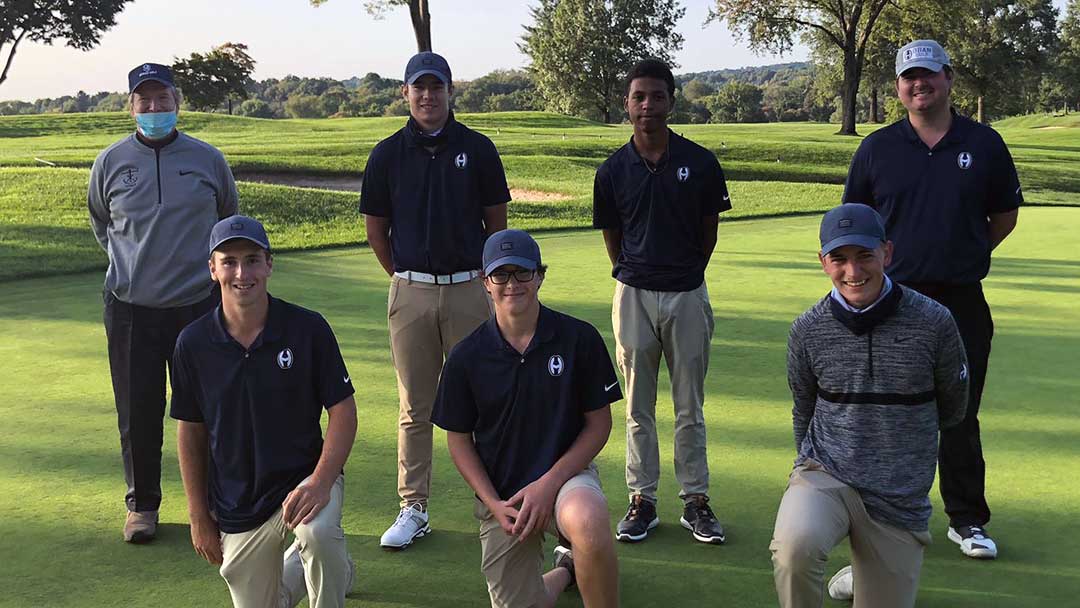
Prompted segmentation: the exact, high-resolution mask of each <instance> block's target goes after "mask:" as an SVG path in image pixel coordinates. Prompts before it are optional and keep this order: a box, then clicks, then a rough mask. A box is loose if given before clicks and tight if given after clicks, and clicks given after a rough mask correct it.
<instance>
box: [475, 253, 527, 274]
mask: <svg viewBox="0 0 1080 608" xmlns="http://www.w3.org/2000/svg"><path fill="white" fill-rule="evenodd" d="M510 264H513V265H514V266H520V267H522V268H524V269H526V270H536V260H530V259H529V258H523V257H521V256H519V255H507V256H503V257H501V258H498V259H496V260H495V261H493V262H491V263H489V264H488V265H487V266H484V274H485V275H487V274H491V273H492V272H493V271H494V270H495V269H496V268H498V267H499V266H508V265H510Z"/></svg>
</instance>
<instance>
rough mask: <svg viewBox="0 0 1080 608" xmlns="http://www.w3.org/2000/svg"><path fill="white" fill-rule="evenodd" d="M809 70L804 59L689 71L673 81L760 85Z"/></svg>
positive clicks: (682, 83)
mask: <svg viewBox="0 0 1080 608" xmlns="http://www.w3.org/2000/svg"><path fill="white" fill-rule="evenodd" d="M809 72H810V64H809V63H808V62H805V61H798V62H791V63H775V64H772V65H759V66H748V67H744V68H731V69H724V70H711V71H708V72H690V73H687V74H676V75H675V81H676V82H677V83H678V84H679V86H682V85H684V84H686V83H688V82H690V81H691V80H694V79H695V78H696V79H698V80H702V81H704V82H707V83H709V84H711V85H714V86H716V87H719V86H720V85H722V84H724V83H725V82H727V81H729V80H734V81H737V82H745V83H748V84H752V85H756V86H759V87H760V86H762V85H765V84H767V83H769V82H770V81H772V80H773V79H774V78H776V77H777V76H781V77H783V79H784V80H789V79H791V78H792V77H794V76H796V75H801V74H807V73H809Z"/></svg>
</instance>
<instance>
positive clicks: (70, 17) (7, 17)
mask: <svg viewBox="0 0 1080 608" xmlns="http://www.w3.org/2000/svg"><path fill="white" fill-rule="evenodd" d="M128 2H129V0H79V1H78V2H71V1H68V0H4V2H0V61H3V66H4V68H3V71H0V84H3V83H4V81H5V80H7V77H8V70H10V69H11V64H12V61H13V60H14V59H15V52H16V51H17V50H18V48H19V43H20V42H22V41H23V40H30V41H32V42H41V43H43V44H52V43H53V41H55V40H58V39H62V40H66V41H67V46H70V47H71V48H73V49H79V50H81V51H87V50H90V49H92V48H94V47H95V46H97V44H98V42H99V41H100V39H101V34H102V32H104V31H105V30H107V29H109V28H110V27H112V26H114V25H116V15H117V14H118V13H119V12H120V11H122V10H124V5H125V4H127V3H128ZM4 53H7V57H6V58H4Z"/></svg>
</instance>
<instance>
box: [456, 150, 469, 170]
mask: <svg viewBox="0 0 1080 608" xmlns="http://www.w3.org/2000/svg"><path fill="white" fill-rule="evenodd" d="M467 164H469V155H468V154H465V153H464V152H462V153H461V154H458V155H457V157H456V158H454V166H455V167H457V168H458V169H464V168H465V165H467Z"/></svg>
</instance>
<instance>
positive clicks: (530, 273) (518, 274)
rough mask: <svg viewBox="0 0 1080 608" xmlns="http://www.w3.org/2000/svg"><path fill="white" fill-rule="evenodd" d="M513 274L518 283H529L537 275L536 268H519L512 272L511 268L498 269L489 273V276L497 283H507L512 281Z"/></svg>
mask: <svg viewBox="0 0 1080 608" xmlns="http://www.w3.org/2000/svg"><path fill="white" fill-rule="evenodd" d="M511 276H512V277H514V280H515V281H517V282H518V283H528V282H529V281H531V280H533V277H534V276H536V270H525V269H518V270H514V271H512V272H511V271H509V270H496V271H494V272H492V273H491V274H489V275H487V278H488V279H491V282H492V283H495V284H496V285H505V284H507V283H509V282H510V277H511Z"/></svg>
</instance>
